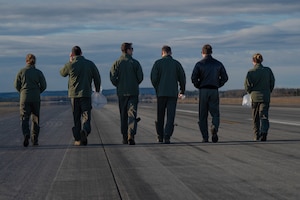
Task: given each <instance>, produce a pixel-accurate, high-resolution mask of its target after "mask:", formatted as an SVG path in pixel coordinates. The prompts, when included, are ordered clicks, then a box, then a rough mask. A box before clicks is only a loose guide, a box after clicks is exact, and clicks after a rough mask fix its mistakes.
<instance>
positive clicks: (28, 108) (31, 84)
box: [14, 54, 47, 147]
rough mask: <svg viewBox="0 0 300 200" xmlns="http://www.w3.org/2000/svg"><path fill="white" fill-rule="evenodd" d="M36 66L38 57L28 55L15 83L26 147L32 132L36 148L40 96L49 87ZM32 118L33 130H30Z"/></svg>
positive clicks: (38, 129)
mask: <svg viewBox="0 0 300 200" xmlns="http://www.w3.org/2000/svg"><path fill="white" fill-rule="evenodd" d="M35 64H36V57H35V56H34V55H33V54H27V55H26V66H25V67H24V68H22V69H21V70H20V71H19V72H18V74H17V76H16V79H15V82H14V86H15V88H16V89H17V91H18V92H19V93H20V116H21V124H22V132H23V135H24V141H23V146H24V147H27V146H28V145H29V139H30V132H31V142H32V144H33V145H34V146H37V145H39V143H38V138H39V133H40V126H39V121H40V107H41V97H40V94H41V93H42V92H44V91H45V89H46V87H47V83H46V79H45V77H44V74H43V73H42V71H40V70H39V69H37V68H36V67H35ZM30 117H31V128H29V119H30Z"/></svg>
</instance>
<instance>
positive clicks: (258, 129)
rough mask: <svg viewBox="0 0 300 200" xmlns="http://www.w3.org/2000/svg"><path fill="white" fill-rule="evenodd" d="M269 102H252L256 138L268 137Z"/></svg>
mask: <svg viewBox="0 0 300 200" xmlns="http://www.w3.org/2000/svg"><path fill="white" fill-rule="evenodd" d="M269 105H270V103H269V102H252V119H253V131H254V135H255V136H258V137H259V136H267V134H268V130H269Z"/></svg>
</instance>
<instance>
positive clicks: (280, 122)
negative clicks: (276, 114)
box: [269, 119, 300, 126]
mask: <svg viewBox="0 0 300 200" xmlns="http://www.w3.org/2000/svg"><path fill="white" fill-rule="evenodd" d="M269 122H271V123H276V124H285V125H292V126H300V123H297V122H283V121H277V120H271V119H269Z"/></svg>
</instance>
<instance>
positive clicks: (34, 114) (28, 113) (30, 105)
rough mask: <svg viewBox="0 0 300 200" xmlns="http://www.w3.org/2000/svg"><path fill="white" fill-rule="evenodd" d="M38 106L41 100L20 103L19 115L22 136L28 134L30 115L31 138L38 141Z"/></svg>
mask: <svg viewBox="0 0 300 200" xmlns="http://www.w3.org/2000/svg"><path fill="white" fill-rule="evenodd" d="M40 107H41V102H39V101H38V102H25V103H20V115H21V123H22V132H23V135H24V136H26V135H27V136H30V128H29V119H30V117H31V140H32V141H33V142H37V141H38V137H39V133H40V126H39V121H40Z"/></svg>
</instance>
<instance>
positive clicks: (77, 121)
mask: <svg viewBox="0 0 300 200" xmlns="http://www.w3.org/2000/svg"><path fill="white" fill-rule="evenodd" d="M60 74H61V76H63V77H66V76H69V82H68V96H69V98H71V105H72V111H73V121H74V127H73V128H72V132H73V136H74V139H75V142H74V145H75V146H78V145H87V142H88V141H87V136H88V135H89V134H90V133H91V110H92V102H91V101H92V100H91V94H92V82H93V83H94V86H95V91H96V92H99V91H100V86H101V77H100V73H99V71H98V68H97V67H96V65H95V64H94V63H93V62H92V61H90V60H88V59H86V58H85V57H84V56H82V51H81V48H80V47H79V46H74V47H73V48H72V51H71V53H70V57H69V62H68V63H66V64H65V65H64V67H63V68H61V69H60Z"/></svg>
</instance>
